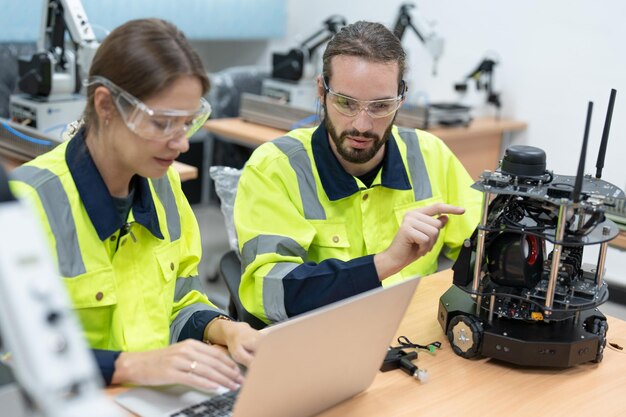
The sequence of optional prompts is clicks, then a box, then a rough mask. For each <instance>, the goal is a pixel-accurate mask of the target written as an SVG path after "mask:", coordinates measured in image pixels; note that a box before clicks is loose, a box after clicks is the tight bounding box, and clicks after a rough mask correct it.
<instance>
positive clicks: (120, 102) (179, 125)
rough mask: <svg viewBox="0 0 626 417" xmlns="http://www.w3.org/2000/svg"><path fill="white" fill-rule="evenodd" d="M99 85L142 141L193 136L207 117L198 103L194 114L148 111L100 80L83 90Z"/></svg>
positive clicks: (208, 112) (91, 80) (205, 105)
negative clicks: (109, 93) (110, 95)
mask: <svg viewBox="0 0 626 417" xmlns="http://www.w3.org/2000/svg"><path fill="white" fill-rule="evenodd" d="M95 84H102V85H103V86H105V87H106V88H107V89H108V90H109V91H110V92H111V93H112V96H113V102H114V103H115V107H116V108H117V111H118V112H119V113H120V116H121V117H122V120H124V123H125V124H126V126H127V127H128V129H130V130H131V131H132V132H133V133H135V134H137V135H139V136H141V137H142V138H144V139H151V140H170V139H173V138H175V137H178V136H179V135H181V134H184V135H185V136H186V137H187V138H189V137H190V136H191V135H193V134H194V133H196V132H197V131H198V129H200V128H201V127H202V125H203V124H204V122H206V120H207V119H208V118H209V116H210V115H211V105H210V104H209V102H208V101H206V100H205V99H204V98H201V99H200V106H199V108H198V109H197V110H192V111H187V110H165V109H152V108H150V107H148V106H146V105H145V104H144V103H143V102H142V101H141V100H139V99H138V98H136V97H135V96H133V95H132V94H130V93H128V92H126V91H124V90H123V89H122V88H120V87H118V86H117V85H115V84H114V83H113V82H111V81H109V80H108V79H106V78H104V77H101V76H93V77H90V78H89V79H88V80H87V82H85V86H86V87H87V86H91V85H95Z"/></svg>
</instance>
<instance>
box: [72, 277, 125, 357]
mask: <svg viewBox="0 0 626 417" xmlns="http://www.w3.org/2000/svg"><path fill="white" fill-rule="evenodd" d="M63 280H64V282H65V286H66V288H67V290H68V292H69V294H70V297H71V299H72V304H73V306H74V308H75V309H76V313H77V315H78V318H79V320H80V322H81V325H82V328H83V331H84V334H85V337H86V338H87V341H88V342H89V345H90V346H91V347H92V348H98V349H114V350H119V349H120V348H121V346H120V345H119V343H115V342H114V341H113V339H114V337H113V336H112V334H113V333H114V330H113V317H114V313H115V310H116V308H117V301H118V294H117V287H116V284H115V273H114V272H113V269H112V268H102V269H98V270H95V271H90V272H87V273H85V274H83V275H79V276H76V277H73V278H64V279H63Z"/></svg>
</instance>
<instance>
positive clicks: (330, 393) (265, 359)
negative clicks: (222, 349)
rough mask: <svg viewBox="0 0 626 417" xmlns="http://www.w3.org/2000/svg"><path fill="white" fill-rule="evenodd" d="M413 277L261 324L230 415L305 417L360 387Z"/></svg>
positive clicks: (372, 372) (368, 379)
mask: <svg viewBox="0 0 626 417" xmlns="http://www.w3.org/2000/svg"><path fill="white" fill-rule="evenodd" d="M418 281H419V279H418V278H414V279H411V280H407V281H403V282H401V283H399V284H397V285H395V286H392V287H389V288H385V289H382V288H381V289H376V290H373V291H368V292H366V293H363V294H360V295H357V296H355V297H351V298H348V299H346V300H343V301H340V302H337V303H334V304H331V305H328V306H326V307H324V308H321V309H318V310H314V311H312V312H310V313H307V314H304V315H302V316H299V317H295V318H293V319H291V320H289V321H286V322H284V323H281V324H278V325H276V326H273V327H270V328H268V329H267V330H266V331H267V334H266V336H265V337H264V338H263V339H261V344H260V346H259V348H258V351H257V353H256V355H255V358H254V362H253V363H252V365H251V366H250V369H249V370H248V373H247V375H246V380H245V382H244V385H243V387H242V388H241V392H240V393H239V398H238V399H237V402H236V403H235V408H234V411H233V416H234V417H238V416H252V415H253V416H255V417H263V416H268V417H283V416H284V417H292V416H295V415H297V416H303V417H305V416H310V415H314V414H317V413H319V412H321V411H323V410H325V409H327V408H329V407H332V406H333V405H335V404H337V403H339V402H341V401H343V400H346V399H348V398H350V397H352V396H354V395H356V394H358V393H359V392H361V391H363V390H365V389H366V388H367V387H368V386H369V385H370V384H371V383H372V381H373V379H374V377H375V376H376V373H377V372H378V369H379V368H380V365H381V364H382V361H383V359H384V357H385V354H386V352H387V348H388V346H389V344H390V342H391V339H392V337H393V336H394V334H395V332H396V330H397V329H398V326H399V324H400V321H401V320H402V317H403V316H404V313H405V311H406V309H407V307H408V305H409V302H410V300H411V298H412V296H413V294H414V292H415V288H416V287H417V284H418Z"/></svg>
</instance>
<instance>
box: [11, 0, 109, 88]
mask: <svg viewBox="0 0 626 417" xmlns="http://www.w3.org/2000/svg"><path fill="white" fill-rule="evenodd" d="M66 35H68V36H66ZM37 49H38V52H37V53H36V54H35V55H33V56H32V57H30V59H20V60H19V63H18V64H19V75H20V80H19V84H18V85H19V88H20V90H21V91H23V92H24V93H27V94H30V95H31V96H37V97H49V96H53V95H67V94H74V93H78V92H79V91H80V89H81V78H82V75H83V74H82V73H83V72H84V73H86V72H87V71H88V69H89V66H90V64H91V60H92V59H93V56H94V54H95V52H96V49H98V42H97V40H96V37H95V35H94V32H93V30H92V28H91V25H90V23H89V21H88V20H87V15H86V13H85V10H84V9H83V6H82V4H81V2H80V0H43V12H42V20H41V30H40V35H39V39H38V42H37Z"/></svg>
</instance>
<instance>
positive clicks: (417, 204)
mask: <svg viewBox="0 0 626 417" xmlns="http://www.w3.org/2000/svg"><path fill="white" fill-rule="evenodd" d="M442 202H443V198H442V197H441V196H440V195H436V196H434V197H431V198H427V199H425V200H420V201H412V202H410V203H405V204H400V205H397V206H396V207H394V208H393V211H394V213H395V215H396V221H397V222H398V225H401V224H402V220H403V219H404V215H405V214H406V213H408V212H409V211H411V210H415V209H418V208H421V207H426V206H429V205H431V204H435V203H442Z"/></svg>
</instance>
